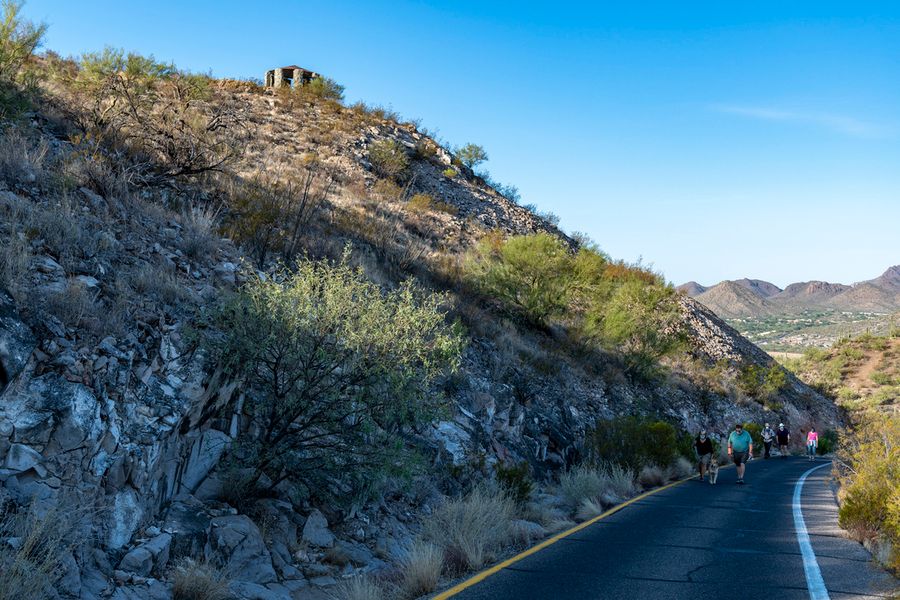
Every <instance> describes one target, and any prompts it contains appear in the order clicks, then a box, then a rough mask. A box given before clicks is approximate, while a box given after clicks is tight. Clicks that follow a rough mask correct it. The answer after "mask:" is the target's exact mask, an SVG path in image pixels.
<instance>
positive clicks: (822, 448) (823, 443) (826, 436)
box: [816, 429, 840, 454]
mask: <svg viewBox="0 0 900 600" xmlns="http://www.w3.org/2000/svg"><path fill="white" fill-rule="evenodd" d="M839 442H840V435H839V434H838V432H837V431H835V430H834V429H826V430H825V431H823V432H822V433H821V434H820V435H819V445H818V446H817V447H816V452H818V453H819V454H830V453H832V452H834V451H836V450H837V449H838V443H839Z"/></svg>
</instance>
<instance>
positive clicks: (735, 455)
mask: <svg viewBox="0 0 900 600" xmlns="http://www.w3.org/2000/svg"><path fill="white" fill-rule="evenodd" d="M731 460H733V461H734V464H736V465H738V466H740V465H742V464H744V463H745V462H747V451H746V450H745V451H744V452H737V451H736V450H735V451H732V452H731Z"/></svg>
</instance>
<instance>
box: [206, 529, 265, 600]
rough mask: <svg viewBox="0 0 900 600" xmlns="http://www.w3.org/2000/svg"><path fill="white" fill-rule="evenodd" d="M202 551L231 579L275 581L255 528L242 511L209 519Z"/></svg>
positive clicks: (260, 536)
mask: <svg viewBox="0 0 900 600" xmlns="http://www.w3.org/2000/svg"><path fill="white" fill-rule="evenodd" d="M204 555H205V557H206V560H208V561H210V562H212V563H213V564H218V565H221V566H222V568H223V569H224V570H225V572H226V573H227V574H228V575H229V576H230V577H232V578H234V579H237V580H240V581H249V582H252V583H258V584H266V583H274V582H276V581H278V576H277V575H275V569H274V568H272V556H271V554H269V550H268V548H267V547H266V544H265V543H264V542H263V539H262V535H261V534H260V532H259V528H258V527H257V526H256V524H255V523H254V522H253V521H251V520H250V519H249V518H248V517H247V516H246V515H234V516H226V517H216V518H215V519H213V520H212V522H210V524H209V533H208V538H207V542H206V547H205V549H204Z"/></svg>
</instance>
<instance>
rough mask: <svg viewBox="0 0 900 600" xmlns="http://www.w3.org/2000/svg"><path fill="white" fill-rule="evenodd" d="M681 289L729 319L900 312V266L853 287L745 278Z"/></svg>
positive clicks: (839, 284)
mask: <svg viewBox="0 0 900 600" xmlns="http://www.w3.org/2000/svg"><path fill="white" fill-rule="evenodd" d="M677 289H679V290H681V291H683V292H684V293H685V294H687V295H688V296H690V297H692V298H695V299H696V300H698V301H700V302H701V303H703V304H705V305H706V306H707V307H709V308H710V309H712V311H713V312H715V313H716V314H717V315H719V316H720V317H723V318H726V319H735V318H743V317H759V316H765V315H783V314H789V313H795V312H802V311H805V310H838V311H852V312H875V313H891V312H895V311H900V265H896V266H893V267H891V268H889V269H888V270H887V271H885V272H884V273H883V274H882V275H881V276H879V277H876V278H875V279H870V280H868V281H862V282H860V283H856V284H853V285H845V284H843V283H828V282H826V281H804V282H800V283H792V284H790V285H789V286H787V287H786V288H784V289H781V288H779V287H778V286H777V285H775V284H773V283H769V282H768V281H763V280H760V279H746V278H745V279H736V280H726V281H722V282H721V283H717V284H716V285H714V286H711V287H706V286H703V285H700V284H699V283H697V282H696V281H689V282H687V283H684V284H682V285H679V286H678V288H677Z"/></svg>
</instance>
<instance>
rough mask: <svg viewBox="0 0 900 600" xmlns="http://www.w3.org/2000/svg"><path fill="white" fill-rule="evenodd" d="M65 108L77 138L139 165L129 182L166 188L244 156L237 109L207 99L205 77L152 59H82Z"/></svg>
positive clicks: (100, 55) (108, 54) (114, 53)
mask: <svg viewBox="0 0 900 600" xmlns="http://www.w3.org/2000/svg"><path fill="white" fill-rule="evenodd" d="M66 83H68V84H69V85H67V88H68V89H70V90H72V92H73V94H74V100H73V101H72V103H71V106H70V107H69V112H70V113H71V115H70V116H71V117H72V121H73V122H74V123H75V124H76V126H77V127H78V128H79V130H80V131H81V133H82V134H83V137H82V139H83V140H85V141H86V142H89V143H91V144H94V145H97V146H105V147H108V148H113V149H120V148H125V149H127V150H129V153H130V155H131V157H132V158H133V159H134V160H135V161H136V163H138V164H142V165H144V167H143V168H142V169H139V173H137V174H136V176H135V180H136V181H139V182H141V183H144V184H154V183H167V182H170V181H172V180H174V179H179V178H185V177H194V176H196V175H200V174H203V173H208V172H216V171H222V170H224V169H225V168H226V167H227V166H228V165H230V164H231V163H232V162H233V161H234V160H236V159H237V157H238V156H239V155H240V153H241V152H242V150H243V139H244V135H243V134H244V133H245V128H244V122H243V116H242V112H241V111H240V109H239V108H238V106H237V104H236V103H234V102H232V101H230V100H228V99H227V98H217V99H216V101H212V102H211V101H209V99H210V98H211V97H212V95H213V94H214V91H213V89H212V87H211V86H210V79H209V78H208V77H207V76H204V75H192V74H189V73H182V72H179V71H178V70H177V69H176V68H175V67H174V65H171V64H167V63H161V62H157V61H156V59H155V58H154V57H153V56H152V55H151V56H141V55H139V54H135V53H128V54H126V53H125V52H124V51H123V50H120V49H115V48H106V49H104V50H103V51H101V52H95V53H88V54H85V55H84V56H83V57H82V58H81V65H80V68H79V69H78V70H77V73H76V75H75V77H74V80H72V81H67V82H66Z"/></svg>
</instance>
